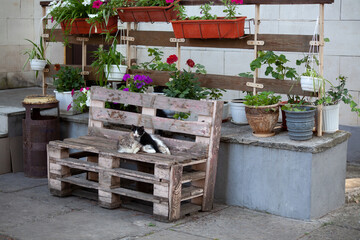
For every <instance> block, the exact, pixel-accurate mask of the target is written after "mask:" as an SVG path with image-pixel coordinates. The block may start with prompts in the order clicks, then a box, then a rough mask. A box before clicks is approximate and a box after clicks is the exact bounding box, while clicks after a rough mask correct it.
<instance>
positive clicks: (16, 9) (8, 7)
mask: <svg viewBox="0 0 360 240" xmlns="http://www.w3.org/2000/svg"><path fill="white" fill-rule="evenodd" d="M20 6H21V5H20V0H13V1H1V8H0V16H1V18H20Z"/></svg>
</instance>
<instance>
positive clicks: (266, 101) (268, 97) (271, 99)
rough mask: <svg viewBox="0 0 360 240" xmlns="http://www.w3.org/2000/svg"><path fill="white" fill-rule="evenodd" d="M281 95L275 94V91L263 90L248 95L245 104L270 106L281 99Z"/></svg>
mask: <svg viewBox="0 0 360 240" xmlns="http://www.w3.org/2000/svg"><path fill="white" fill-rule="evenodd" d="M280 99H281V96H275V95H274V93H273V92H261V93H258V94H256V95H246V96H245V102H244V104H245V105H248V106H268V105H273V104H276V103H278V102H279V101H280Z"/></svg>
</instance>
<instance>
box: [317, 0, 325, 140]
mask: <svg viewBox="0 0 360 240" xmlns="http://www.w3.org/2000/svg"><path fill="white" fill-rule="evenodd" d="M324 7H325V6H324V4H320V6H319V24H320V26H319V36H320V39H319V41H320V45H319V61H320V69H319V71H320V76H322V77H324ZM324 93H325V81H323V82H322V84H321V86H320V89H319V96H318V97H319V98H321V97H323V96H324ZM317 113H318V124H317V136H318V137H320V136H322V125H323V119H322V105H319V106H318V111H317Z"/></svg>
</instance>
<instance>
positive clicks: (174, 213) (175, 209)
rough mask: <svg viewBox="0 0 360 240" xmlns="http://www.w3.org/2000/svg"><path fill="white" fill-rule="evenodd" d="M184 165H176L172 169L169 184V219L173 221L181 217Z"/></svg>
mask: <svg viewBox="0 0 360 240" xmlns="http://www.w3.org/2000/svg"><path fill="white" fill-rule="evenodd" d="M182 172H183V167H182V166H181V165H174V166H172V167H171V169H170V184H169V198H170V199H169V220H170V221H173V220H176V219H179V218H180V205H181V199H182V190H181V189H182V184H181V176H182Z"/></svg>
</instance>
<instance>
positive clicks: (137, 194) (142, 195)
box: [110, 188, 168, 203]
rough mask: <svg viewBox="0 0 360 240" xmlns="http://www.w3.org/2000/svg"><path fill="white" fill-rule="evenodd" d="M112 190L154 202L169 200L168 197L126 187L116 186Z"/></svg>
mask: <svg viewBox="0 0 360 240" xmlns="http://www.w3.org/2000/svg"><path fill="white" fill-rule="evenodd" d="M110 192H112V193H114V194H119V195H121V196H127V197H132V198H136V199H141V200H144V201H149V202H153V203H161V202H167V201H168V199H167V198H160V197H155V196H153V195H152V194H148V193H143V192H138V191H134V190H130V189H126V188H114V189H111V190H110Z"/></svg>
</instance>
